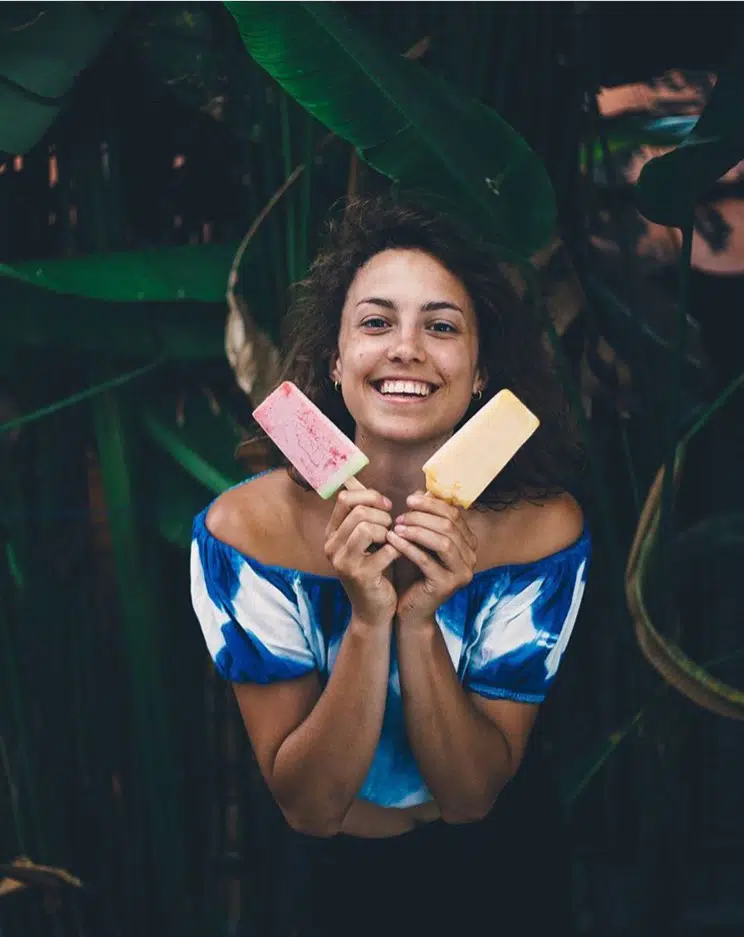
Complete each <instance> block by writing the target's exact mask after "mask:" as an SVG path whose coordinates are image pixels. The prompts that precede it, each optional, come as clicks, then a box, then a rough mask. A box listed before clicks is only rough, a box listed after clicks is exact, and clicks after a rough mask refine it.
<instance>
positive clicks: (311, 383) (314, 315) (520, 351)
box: [278, 196, 579, 508]
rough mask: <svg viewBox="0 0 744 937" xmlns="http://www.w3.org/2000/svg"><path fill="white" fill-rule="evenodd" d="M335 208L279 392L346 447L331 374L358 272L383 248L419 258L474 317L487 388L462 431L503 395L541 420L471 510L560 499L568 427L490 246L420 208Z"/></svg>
mask: <svg viewBox="0 0 744 937" xmlns="http://www.w3.org/2000/svg"><path fill="white" fill-rule="evenodd" d="M341 208H342V211H341V212H339V213H338V214H335V213H334V214H332V217H331V220H330V221H329V224H328V228H327V232H326V239H325V243H324V244H323V246H322V248H321V249H320V251H319V252H318V254H317V256H316V258H315V260H314V262H313V263H312V265H311V267H310V269H309V271H308V274H307V276H306V277H305V278H304V279H303V280H301V281H300V282H299V283H297V284H295V286H294V287H293V301H292V303H291V307H290V311H289V314H288V316H287V319H286V321H285V326H286V329H285V335H284V349H285V351H284V355H283V360H284V366H283V369H282V374H281V375H280V378H279V381H278V383H281V381H285V380H289V381H293V382H294V383H295V384H296V385H297V386H298V387H299V388H300V389H301V390H302V391H303V392H304V393H305V394H306V395H307V396H308V397H309V398H310V399H311V400H312V401H313V402H314V403H315V404H316V405H317V406H318V407H319V408H320V409H321V410H322V411H323V412H324V413H325V414H326V415H327V416H328V417H329V418H330V419H331V420H333V422H334V423H335V424H336V425H337V426H338V427H339V428H340V429H341V430H343V432H345V433H346V434H347V435H348V436H350V437H352V438H353V437H354V431H355V426H354V422H353V419H352V417H351V414H350V413H349V411H348V410H347V409H346V406H345V404H344V401H343V397H342V396H341V394H340V393H338V392H337V391H336V390H335V389H334V386H333V382H332V381H331V377H330V372H329V369H330V362H331V359H332V356H333V354H334V352H335V351H336V348H337V344H338V334H339V329H340V325H341V311H342V309H343V306H344V302H345V299H346V294H347V292H348V290H349V287H350V286H351V283H352V281H353V279H354V276H355V275H356V273H357V271H358V270H359V269H360V267H362V266H363V265H364V264H365V263H366V262H367V261H368V260H370V258H372V257H373V256H374V255H375V254H378V253H379V252H381V251H384V250H387V249H390V248H408V249H417V250H422V251H425V252H426V253H427V254H429V255H431V256H432V257H434V258H435V259H436V260H438V261H439V262H440V263H441V264H443V266H445V267H446V268H447V269H448V270H449V271H450V273H452V274H454V275H455V276H456V277H457V278H458V279H459V280H460V281H461V282H462V283H463V285H464V286H465V288H466V290H467V291H468V294H469V295H470V297H471V300H472V302H473V306H474V309H475V314H476V318H477V324H478V336H479V367H480V369H481V373H482V374H485V375H486V378H487V383H486V386H485V387H484V388H483V394H482V397H481V399H479V400H473V403H472V405H471V407H470V408H469V409H468V411H467V413H466V414H465V417H464V418H463V422H464V421H465V420H466V419H468V418H469V417H471V416H472V415H473V414H474V413H475V412H476V411H477V410H478V409H479V408H480V407H482V406H483V405H484V404H486V403H487V402H488V401H489V400H490V399H491V398H492V397H493V396H494V394H495V393H496V392H497V391H499V390H501V389H502V388H505V387H508V388H509V389H510V390H512V391H513V392H514V393H515V394H516V395H517V397H519V398H520V399H521V400H522V401H523V402H524V403H525V404H526V405H527V406H528V407H529V408H530V409H531V410H532V411H533V412H534V413H535V414H537V416H538V417H539V419H540V427H539V428H538V430H537V431H536V432H535V434H534V435H533V436H532V437H531V439H530V440H529V441H528V442H527V443H526V444H525V445H524V446H523V447H522V449H521V450H520V451H519V452H518V453H517V455H516V456H515V457H514V458H513V459H512V461H511V462H510V463H509V464H508V465H507V466H506V467H505V468H504V469H503V471H502V472H501V473H500V474H499V475H498V476H497V478H496V479H495V480H494V481H493V482H492V484H491V485H489V486H488V488H487V489H486V490H485V491H484V492H483V494H482V495H481V496H480V497H479V498H478V500H477V502H476V504H478V505H480V506H488V507H492V508H493V507H505V506H507V505H509V504H513V503H516V502H517V501H520V500H524V499H528V500H531V501H534V500H540V499H542V498H544V497H546V496H549V495H554V494H558V493H560V492H562V491H565V490H567V488H568V487H569V485H570V480H571V477H572V475H573V472H574V471H575V469H576V467H577V465H578V462H577V456H578V455H579V446H578V440H577V435H576V431H575V425H574V423H573V420H572V419H571V416H570V413H569V410H568V407H567V404H566V399H565V395H564V392H563V387H562V383H561V381H560V378H559V377H558V375H557V373H556V369H555V366H554V361H553V356H552V354H551V352H550V350H549V346H548V343H547V341H546V338H545V331H544V328H543V327H542V325H541V323H540V320H539V317H538V315H537V314H536V313H535V311H534V310H531V309H530V308H528V306H527V305H526V304H525V303H524V301H523V300H522V299H521V297H520V295H519V293H518V292H517V290H516V289H515V288H514V286H513V285H512V283H511V282H510V280H509V279H508V278H507V276H505V274H504V272H503V269H502V262H501V259H500V257H499V256H498V254H497V252H496V249H495V248H494V246H493V245H491V244H489V243H487V242H486V241H484V240H483V239H482V238H480V237H478V236H477V235H476V234H475V233H474V232H472V231H471V230H469V228H468V227H467V226H466V225H465V223H464V222H463V221H462V220H460V219H456V218H455V217H454V216H453V214H452V213H451V212H449V211H448V212H447V213H446V214H445V213H443V212H442V211H440V210H437V209H433V208H431V207H430V206H427V205H426V204H425V203H423V202H421V201H411V200H406V201H405V202H401V201H400V200H393V199H392V198H390V197H387V196H375V197H355V198H352V199H349V200H347V201H345V202H344V203H343V204H342V206H341ZM457 428H459V427H456V429H457ZM284 462H285V464H286V460H284ZM288 468H289V472H290V475H291V476H292V478H293V479H294V480H295V481H296V482H297V483H298V484H301V485H303V487H307V485H306V483H305V482H304V480H303V479H302V477H301V476H300V475H299V474H298V473H297V472H296V471H295V470H294V469H293V467H292V466H291V465H289V466H288Z"/></svg>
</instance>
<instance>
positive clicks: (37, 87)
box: [0, 3, 131, 153]
mask: <svg viewBox="0 0 744 937" xmlns="http://www.w3.org/2000/svg"><path fill="white" fill-rule="evenodd" d="M130 7H131V4H130V3H4V4H3V5H2V7H0V79H1V80H0V150H3V151H4V152H5V153H25V152H27V151H28V150H30V149H31V147H32V146H33V145H34V144H35V143H36V142H37V141H38V140H39V139H40V138H41V137H42V136H43V135H44V133H45V132H46V130H47V129H48V128H49V126H50V125H51V124H52V122H53V121H54V119H55V118H56V116H57V114H58V113H59V110H60V107H61V106H62V104H63V103H64V99H65V95H66V94H67V92H68V91H69V90H70V88H71V87H72V85H73V84H74V82H75V79H76V78H77V76H78V74H79V73H80V72H81V71H82V70H83V69H84V68H85V67H86V66H87V65H88V64H89V63H90V62H91V60H92V59H93V58H94V57H95V55H96V54H97V53H98V52H99V51H100V50H101V48H102V47H103V45H104V43H105V42H106V40H107V39H108V38H109V37H110V36H111V34H112V33H113V31H114V30H115V29H116V26H117V24H118V23H119V22H120V20H121V19H122V17H123V16H125V14H126V13H128V12H129V9H130Z"/></svg>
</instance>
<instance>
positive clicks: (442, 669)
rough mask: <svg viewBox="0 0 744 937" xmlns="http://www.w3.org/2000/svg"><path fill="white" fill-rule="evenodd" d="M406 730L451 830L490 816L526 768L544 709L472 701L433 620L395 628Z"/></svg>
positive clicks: (474, 698)
mask: <svg viewBox="0 0 744 937" xmlns="http://www.w3.org/2000/svg"><path fill="white" fill-rule="evenodd" d="M396 637H397V642H398V663H399V667H400V678H401V688H402V692H403V708H404V713H405V720H406V729H407V731H408V737H409V740H410V743H411V748H412V749H413V752H414V755H415V757H416V761H417V763H418V765H419V768H420V769H421V773H422V775H423V776H424V779H425V780H426V783H427V785H428V787H429V790H430V791H431V792H432V794H433V796H434V798H435V800H436V801H437V803H438V804H439V808H440V810H441V811H442V817H443V819H444V820H445V822H448V823H467V822H469V821H472V820H479V819H481V818H482V817H483V816H485V815H486V814H487V813H488V811H489V810H490V809H491V807H492V806H493V804H494V801H495V800H496V798H497V796H498V795H499V793H500V792H501V790H502V788H503V787H504V785H505V784H506V783H507V782H508V781H509V780H510V779H511V777H512V776H513V775H514V773H515V772H516V770H517V768H518V767H519V764H520V762H521V760H522V755H523V753H524V748H525V745H526V744H527V739H528V737H529V733H530V730H531V728H532V725H533V723H534V721H535V717H536V715H537V709H538V707H537V706H535V705H529V704H525V703H515V702H512V701H511V700H489V699H485V698H484V697H480V696H478V695H477V694H468V693H467V692H466V691H465V690H464V689H463V688H462V686H461V685H460V683H459V681H458V678H457V674H456V673H455V669H454V667H453V666H452V661H451V659H450V656H449V653H448V651H447V647H446V645H445V643H444V639H443V637H442V634H441V632H440V630H439V627H438V626H437V623H436V622H435V621H434V619H433V618H432V619H430V620H429V621H427V622H423V623H419V624H416V625H413V626H411V627H407V626H406V622H405V621H402V622H399V624H398V625H397V627H396Z"/></svg>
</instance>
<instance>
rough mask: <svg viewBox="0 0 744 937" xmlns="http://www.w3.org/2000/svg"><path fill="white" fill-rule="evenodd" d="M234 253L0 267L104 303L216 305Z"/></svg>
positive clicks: (222, 249) (209, 249) (171, 250)
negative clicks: (186, 300) (193, 302)
mask: <svg viewBox="0 0 744 937" xmlns="http://www.w3.org/2000/svg"><path fill="white" fill-rule="evenodd" d="M237 249H238V243H237V242H235V243H232V242H230V243H229V244H196V245H185V246H182V247H166V248H158V249H154V250H144V251H117V252H112V253H108V254H87V255H82V256H76V257H69V258H66V259H61V260H59V259H50V260H29V261H24V262H23V263H18V264H13V265H12V266H11V265H9V264H0V276H3V277H9V278H11V279H15V280H21V281H22V282H23V283H28V284H30V285H33V286H36V287H39V288H41V289H45V290H52V291H53V292H55V293H63V294H67V295H72V296H83V297H86V298H88V299H101V300H105V301H106V302H130V303H132V302H145V301H146V302H173V301H177V300H182V299H190V300H195V301H197V302H220V301H221V300H224V298H225V292H226V290H227V277H228V274H229V273H230V266H231V264H232V261H233V257H234V256H235V252H236V251H237ZM245 263H246V264H250V256H249V257H247V258H246V259H245Z"/></svg>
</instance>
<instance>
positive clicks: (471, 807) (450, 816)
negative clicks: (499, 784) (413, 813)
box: [440, 788, 501, 826]
mask: <svg viewBox="0 0 744 937" xmlns="http://www.w3.org/2000/svg"><path fill="white" fill-rule="evenodd" d="M500 793H501V788H499V789H498V790H495V791H494V790H487V791H480V792H478V793H477V794H474V795H473V796H471V797H461V798H460V799H458V800H457V801H454V802H453V803H451V804H447V805H446V806H443V805H441V804H440V810H441V811H442V820H443V821H444V822H445V823H447V824H448V825H451V826H461V825H462V824H465V823H479V822H480V821H481V820H485V819H486V817H487V816H488V814H489V813H490V812H491V811H492V810H493V807H494V804H495V803H496V800H497V798H498V796H499V794H500Z"/></svg>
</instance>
